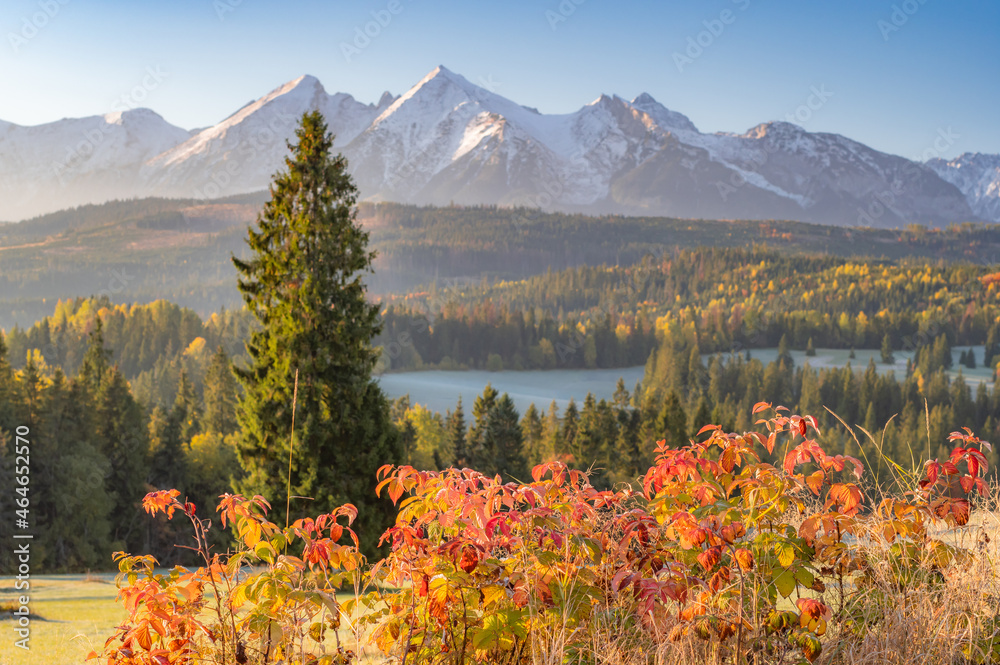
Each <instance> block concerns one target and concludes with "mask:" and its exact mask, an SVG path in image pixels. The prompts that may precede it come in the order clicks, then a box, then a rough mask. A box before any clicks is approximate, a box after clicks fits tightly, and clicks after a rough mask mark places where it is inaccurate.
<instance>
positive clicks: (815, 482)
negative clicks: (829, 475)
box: [806, 471, 825, 496]
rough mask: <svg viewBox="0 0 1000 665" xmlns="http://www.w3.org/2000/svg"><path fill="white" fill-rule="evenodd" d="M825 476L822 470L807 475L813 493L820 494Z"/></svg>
mask: <svg viewBox="0 0 1000 665" xmlns="http://www.w3.org/2000/svg"><path fill="white" fill-rule="evenodd" d="M824 479H825V476H824V475H823V472H822V471H816V472H815V473H812V474H810V475H808V476H806V485H808V486H809V489H811V490H812V493H813V494H815V495H816V496H819V490H820V488H822V487H823V480H824Z"/></svg>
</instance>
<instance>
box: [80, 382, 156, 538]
mask: <svg viewBox="0 0 1000 665" xmlns="http://www.w3.org/2000/svg"><path fill="white" fill-rule="evenodd" d="M80 378H81V379H82V377H80ZM95 403H96V408H95V412H94V415H95V419H96V422H97V427H96V432H95V434H96V437H95V439H96V442H97V445H98V446H99V447H100V450H101V452H102V453H103V454H104V456H105V458H106V459H107V460H108V462H109V466H110V468H109V469H108V474H107V477H106V479H105V488H106V490H107V493H108V495H109V496H110V497H111V500H112V509H111V521H112V524H113V525H114V526H113V528H114V533H113V537H114V538H115V540H117V541H119V542H121V543H123V547H124V548H125V549H128V550H130V551H135V550H136V549H138V548H139V547H141V543H140V540H141V539H140V537H139V534H140V533H141V530H140V529H139V526H140V524H141V522H142V509H141V508H140V504H141V502H142V498H143V497H144V496H145V495H146V489H147V485H146V475H147V473H148V471H149V466H148V460H147V454H148V452H149V432H148V430H147V427H146V419H145V414H144V413H143V409H142V406H140V405H139V403H138V402H136V401H135V399H134V398H133V397H132V393H131V391H130V390H129V386H128V382H126V381H125V377H124V376H122V373H121V372H120V371H119V370H118V368H117V367H112V368H111V369H110V370H108V373H107V374H106V375H105V379H104V381H103V383H102V384H101V387H100V389H99V390H98V392H97V395H96V396H95Z"/></svg>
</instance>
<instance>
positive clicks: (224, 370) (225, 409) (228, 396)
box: [202, 344, 237, 436]
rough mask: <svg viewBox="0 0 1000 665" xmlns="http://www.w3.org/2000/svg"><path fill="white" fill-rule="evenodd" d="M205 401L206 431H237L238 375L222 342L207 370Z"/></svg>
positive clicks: (229, 432) (204, 427)
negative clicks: (234, 372) (236, 375)
mask: <svg viewBox="0 0 1000 665" xmlns="http://www.w3.org/2000/svg"><path fill="white" fill-rule="evenodd" d="M204 402H205V414H204V417H203V419H202V426H203V429H204V430H205V431H206V432H210V433H215V434H221V435H223V436H225V435H227V434H232V433H233V432H235V431H236V427H237V424H236V377H234V376H233V369H232V363H231V362H230V360H229V354H227V353H226V350H225V349H224V348H222V345H221V344H220V345H219V348H218V350H217V351H216V352H215V354H214V355H213V356H212V362H211V363H210V364H209V366H208V369H207V370H206V371H205V398H204Z"/></svg>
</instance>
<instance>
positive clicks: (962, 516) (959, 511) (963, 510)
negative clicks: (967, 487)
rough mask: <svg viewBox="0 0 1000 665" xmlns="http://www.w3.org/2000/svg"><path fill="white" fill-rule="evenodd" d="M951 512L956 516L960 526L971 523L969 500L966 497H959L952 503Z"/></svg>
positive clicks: (956, 521)
mask: <svg viewBox="0 0 1000 665" xmlns="http://www.w3.org/2000/svg"><path fill="white" fill-rule="evenodd" d="M951 514H952V515H954V516H955V523H956V524H958V526H965V525H966V524H968V523H969V502H968V501H966V500H965V499H958V500H957V501H953V502H952V504H951Z"/></svg>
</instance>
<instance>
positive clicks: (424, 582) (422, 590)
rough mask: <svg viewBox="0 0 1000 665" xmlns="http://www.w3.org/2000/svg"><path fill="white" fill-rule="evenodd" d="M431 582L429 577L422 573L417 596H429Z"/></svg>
mask: <svg viewBox="0 0 1000 665" xmlns="http://www.w3.org/2000/svg"><path fill="white" fill-rule="evenodd" d="M430 581H431V580H430V578H429V577H427V575H424V574H423V573H420V577H418V578H417V595H418V596H426V595H427V590H428V588H429V585H430Z"/></svg>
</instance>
